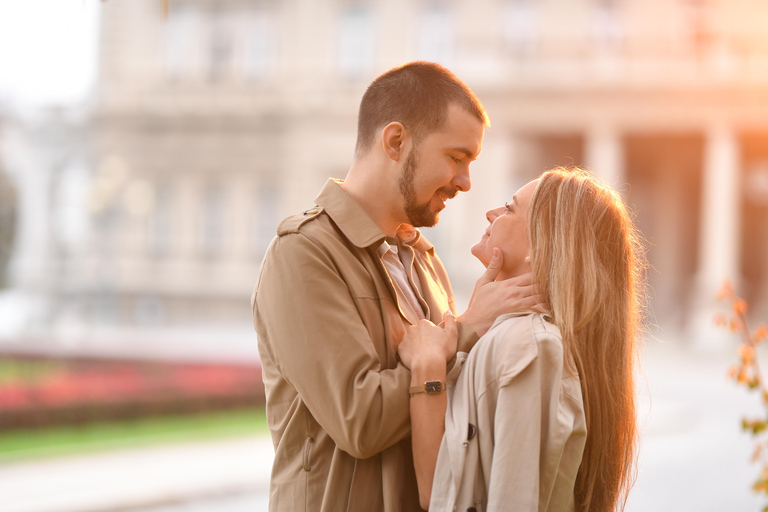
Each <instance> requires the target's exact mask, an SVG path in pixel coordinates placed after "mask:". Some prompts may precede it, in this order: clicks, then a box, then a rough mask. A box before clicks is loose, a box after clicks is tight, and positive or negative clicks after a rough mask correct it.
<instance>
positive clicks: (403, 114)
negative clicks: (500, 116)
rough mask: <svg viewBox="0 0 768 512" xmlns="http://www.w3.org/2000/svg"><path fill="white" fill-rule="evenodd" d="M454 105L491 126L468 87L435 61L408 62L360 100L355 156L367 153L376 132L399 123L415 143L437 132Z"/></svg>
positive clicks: (383, 76) (383, 77) (384, 76)
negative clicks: (392, 123)
mask: <svg viewBox="0 0 768 512" xmlns="http://www.w3.org/2000/svg"><path fill="white" fill-rule="evenodd" d="M451 103H456V104H458V105H459V106H461V107H463V108H464V109H466V110H467V112H470V113H471V114H474V115H475V116H476V117H477V119H479V120H480V121H481V122H482V123H483V125H485V126H490V123H489V121H488V114H486V112H485V108H484V107H483V105H482V104H481V103H480V100H478V99H477V96H475V94H474V93H473V92H472V91H471V90H470V88H469V87H467V86H466V84H464V82H462V81H461V80H459V79H458V78H457V77H456V75H454V74H453V73H451V72H450V71H448V70H447V69H445V68H444V67H442V66H440V65H439V64H435V63H434V62H423V61H417V62H410V63H408V64H404V65H402V66H400V67H397V68H393V69H390V70H389V71H387V72H385V73H383V74H381V75H379V76H378V77H376V79H375V80H374V81H373V82H371V85H369V86H368V89H367V90H366V91H365V94H364V95H363V99H362V100H361V101H360V111H359V113H358V117H357V144H356V146H355V153H356V154H362V153H365V152H366V151H368V149H369V148H370V147H371V145H372V144H373V140H374V136H375V134H376V132H377V131H378V130H379V129H380V128H383V127H384V126H386V125H387V124H389V123H391V122H395V121H397V122H400V123H402V124H403V126H405V128H406V129H407V130H408V131H409V132H410V133H411V135H412V136H413V137H414V139H415V140H416V141H419V140H421V139H423V138H424V137H425V136H427V135H428V134H430V133H432V132H434V131H436V130H438V129H440V128H441V127H442V125H443V123H444V122H445V118H446V116H447V112H448V106H449V105H450V104H451Z"/></svg>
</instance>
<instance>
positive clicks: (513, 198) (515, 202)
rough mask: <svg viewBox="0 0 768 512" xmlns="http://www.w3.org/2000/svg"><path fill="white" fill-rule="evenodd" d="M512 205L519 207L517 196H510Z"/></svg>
mask: <svg viewBox="0 0 768 512" xmlns="http://www.w3.org/2000/svg"><path fill="white" fill-rule="evenodd" d="M512 204H514V205H517V206H520V205H519V204H518V203H517V196H516V195H513V196H512Z"/></svg>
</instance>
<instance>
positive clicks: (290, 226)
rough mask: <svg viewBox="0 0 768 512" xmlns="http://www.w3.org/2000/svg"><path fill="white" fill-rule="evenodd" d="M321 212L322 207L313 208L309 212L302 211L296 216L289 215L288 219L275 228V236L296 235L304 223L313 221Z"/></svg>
mask: <svg viewBox="0 0 768 512" xmlns="http://www.w3.org/2000/svg"><path fill="white" fill-rule="evenodd" d="M322 211H323V208H322V206H315V207H314V208H310V209H309V210H304V211H303V212H302V213H299V214H298V215H291V216H290V217H287V218H286V219H284V220H283V222H281V223H280V225H279V226H277V236H283V235H285V234H287V233H298V232H299V228H300V227H301V226H302V225H304V223H305V222H308V221H310V220H312V219H314V218H315V217H317V216H318V215H320V214H321V213H322Z"/></svg>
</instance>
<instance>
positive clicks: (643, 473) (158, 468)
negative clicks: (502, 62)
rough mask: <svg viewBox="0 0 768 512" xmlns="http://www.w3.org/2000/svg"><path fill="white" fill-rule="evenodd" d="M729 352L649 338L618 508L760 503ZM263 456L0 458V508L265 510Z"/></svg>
mask: <svg viewBox="0 0 768 512" xmlns="http://www.w3.org/2000/svg"><path fill="white" fill-rule="evenodd" d="M766 349H768V347H766ZM735 357H736V356H735V346H731V347H729V348H728V349H727V350H725V351H723V352H722V353H719V354H712V353H709V354H699V353H695V352H691V351H688V350H684V349H681V348H680V347H678V346H676V345H675V344H672V343H668V344H662V343H659V342H657V341H653V342H649V345H648V347H647V348H646V351H645V355H644V369H645V381H646V383H647V384H645V385H643V386H642V388H643V389H642V390H641V391H642V393H641V394H642V399H641V403H640V419H641V425H642V428H643V440H642V446H641V456H640V463H639V468H640V472H639V476H638V480H637V485H636V486H635V488H634V490H633V491H632V494H631V496H630V500H629V503H628V506H627V512H679V511H683V512H685V511H691V512H693V511H696V512H734V511H735V512H742V511H744V512H753V511H754V512H758V511H760V510H762V507H763V506H764V505H765V504H766V503H768V500H764V499H762V498H760V497H758V496H756V495H754V494H753V493H752V492H751V491H750V484H751V482H752V481H753V480H754V478H755V477H756V476H757V472H758V468H757V466H753V465H750V464H749V457H750V455H751V452H752V443H751V439H750V437H749V436H748V435H746V434H743V433H742V432H741V430H740V427H739V424H740V420H741V418H742V417H743V416H745V415H747V416H756V415H758V414H760V413H761V412H762V409H761V405H760V403H759V399H758V397H757V395H756V394H750V393H747V392H746V391H745V390H744V389H742V388H740V387H737V386H736V385H735V384H733V383H732V382H730V381H728V380H727V379H726V377H725V374H726V371H727V369H728V367H729V366H730V364H731V363H732V362H733V361H734V360H735ZM761 357H762V358H763V360H764V361H766V363H768V353H765V354H762V355H761ZM272 457H273V455H272V446H271V443H270V442H269V440H268V439H264V438H248V439H234V440H227V441H217V442H208V443H197V444H188V445H177V446H168V447H158V448H144V449H141V450H132V451H123V452H113V453H105V454H97V455H88V456H81V457H74V458H67V459H58V460H49V461H41V462H27V463H13V464H8V465H0V510H2V512H106V511H111V512H114V511H127V510H132V511H137V512H138V511H140V512H265V511H266V510H267V485H268V484H267V482H268V478H269V468H270V465H271V461H272Z"/></svg>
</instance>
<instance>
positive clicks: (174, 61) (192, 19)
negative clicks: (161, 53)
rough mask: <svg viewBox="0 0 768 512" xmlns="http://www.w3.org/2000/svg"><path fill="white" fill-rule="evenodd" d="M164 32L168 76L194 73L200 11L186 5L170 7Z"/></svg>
mask: <svg viewBox="0 0 768 512" xmlns="http://www.w3.org/2000/svg"><path fill="white" fill-rule="evenodd" d="M171 5H173V4H171ZM165 32H166V33H165V65H166V70H167V73H168V76H169V77H170V78H171V79H179V78H185V77H188V76H189V75H192V74H194V72H195V67H196V65H197V59H198V55H197V52H198V49H199V41H200V13H199V12H198V11H196V10H194V9H193V8H192V7H191V6H188V5H181V6H174V7H172V8H171V9H170V11H169V12H168V20H167V22H166V26H165Z"/></svg>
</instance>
